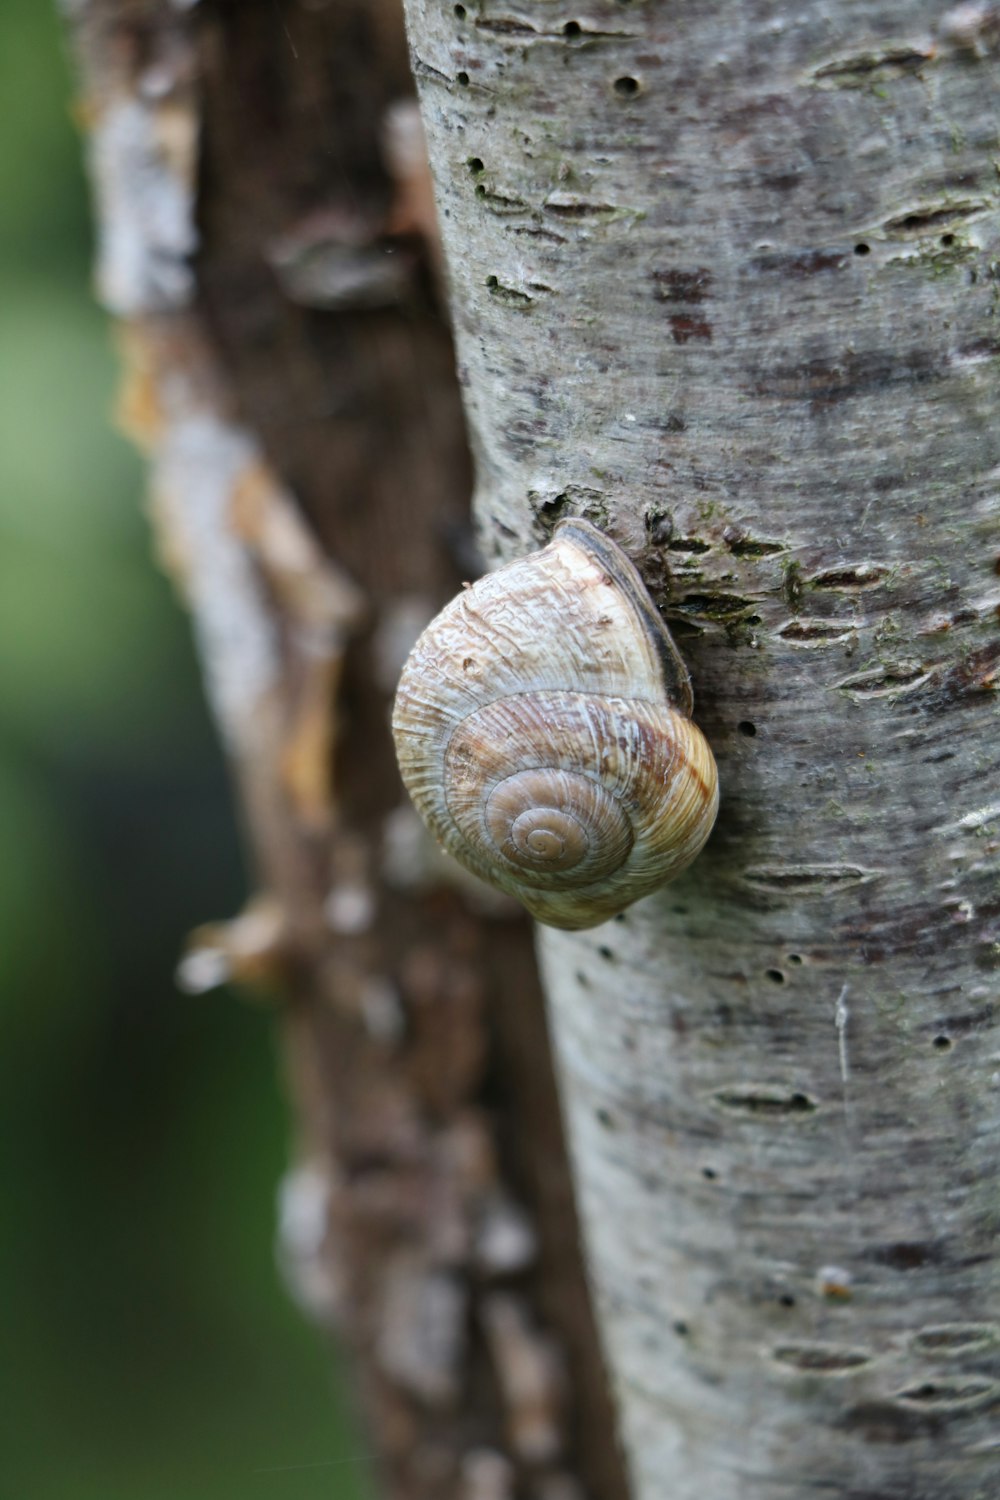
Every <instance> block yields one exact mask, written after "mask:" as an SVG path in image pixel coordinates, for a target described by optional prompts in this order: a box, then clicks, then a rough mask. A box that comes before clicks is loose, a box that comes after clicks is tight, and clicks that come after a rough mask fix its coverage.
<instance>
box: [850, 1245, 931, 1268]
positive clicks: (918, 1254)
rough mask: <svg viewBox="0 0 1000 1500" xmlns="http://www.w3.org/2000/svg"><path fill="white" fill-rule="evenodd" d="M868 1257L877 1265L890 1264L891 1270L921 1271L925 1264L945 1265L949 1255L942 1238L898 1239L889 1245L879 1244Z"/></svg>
mask: <svg viewBox="0 0 1000 1500" xmlns="http://www.w3.org/2000/svg"><path fill="white" fill-rule="evenodd" d="M868 1258H869V1260H873V1261H875V1262H876V1264H877V1265H880V1266H888V1267H889V1269H890V1271H920V1270H923V1268H924V1267H925V1266H940V1265H944V1264H945V1263H946V1262H947V1259H948V1256H947V1252H946V1249H945V1246H944V1245H943V1244H942V1242H941V1241H940V1240H896V1241H894V1242H893V1243H892V1244H889V1245H877V1246H876V1247H875V1248H874V1249H873V1250H871V1251H870V1252H869V1255H868Z"/></svg>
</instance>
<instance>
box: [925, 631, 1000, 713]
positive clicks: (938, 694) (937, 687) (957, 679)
mask: <svg viewBox="0 0 1000 1500" xmlns="http://www.w3.org/2000/svg"><path fill="white" fill-rule="evenodd" d="M998 687H1000V640H995V641H990V642H989V643H988V644H987V645H985V646H982V647H981V648H980V649H979V650H978V651H970V652H969V653H968V654H967V655H965V656H963V657H962V659H961V660H960V661H957V662H955V663H954V665H953V666H950V667H948V668H947V670H946V671H944V672H941V673H938V674H936V675H935V678H934V680H933V682H932V683H931V684H930V688H931V692H930V699H929V702H930V705H931V706H932V707H933V708H934V709H936V710H937V709H943V708H947V707H949V706H951V705H957V704H960V703H967V704H968V703H981V702H983V701H984V699H985V698H986V696H987V695H988V694H991V693H995V692H996V691H997V689H998Z"/></svg>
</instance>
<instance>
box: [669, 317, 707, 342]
mask: <svg viewBox="0 0 1000 1500" xmlns="http://www.w3.org/2000/svg"><path fill="white" fill-rule="evenodd" d="M670 332H671V333H672V335H673V339H674V343H675V344H690V343H691V342H692V341H696V342H701V343H705V344H710V343H711V342H712V325H711V323H709V321H708V319H707V318H695V317H692V316H691V315H690V314H689V313H671V315H670Z"/></svg>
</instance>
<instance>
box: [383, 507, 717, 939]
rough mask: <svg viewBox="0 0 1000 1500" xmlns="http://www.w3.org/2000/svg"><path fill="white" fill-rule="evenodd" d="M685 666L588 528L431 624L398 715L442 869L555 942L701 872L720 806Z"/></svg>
mask: <svg viewBox="0 0 1000 1500" xmlns="http://www.w3.org/2000/svg"><path fill="white" fill-rule="evenodd" d="M692 707H693V699H692V694H691V683H690V679H689V678H688V674H687V668H686V667H685V666H684V663H683V661H682V660H681V658H680V656H679V655H678V652H677V648H676V647H675V645H674V643H673V641H672V639H671V637H670V633H669V631H668V630H667V627H666V625H665V624H664V623H663V621H662V620H661V618H660V616H659V614H658V613H657V611H656V607H655V606H654V604H653V601H652V599H651V598H650V596H649V594H648V593H647V591H646V588H645V585H644V584H643V582H642V579H641V578H640V576H639V574H638V572H637V571H636V569H635V568H634V567H633V565H632V563H631V562H630V560H629V559H628V557H627V556H626V555H625V553H624V552H623V551H622V550H621V548H620V547H618V546H617V545H616V543H614V542H613V541H611V540H610V538H608V537H606V536H605V535H604V534H603V533H602V532H601V531H599V530H598V529H597V527H596V526H592V525H591V524H590V523H589V522H588V521H584V520H566V521H562V522H561V523H560V524H559V525H558V526H557V527H556V530H555V533H554V535H553V539H552V541H551V542H550V544H549V545H548V546H547V547H546V548H544V550H542V551H540V552H533V553H531V554H530V555H529V556H527V557H523V558H521V559H519V560H518V561H516V562H512V563H508V564H507V566H506V567H502V568H500V569H498V570H497V572H495V573H489V574H487V575H486V576H485V577H484V578H481V579H480V580H479V582H478V583H476V584H474V585H473V586H472V587H471V588H467V589H466V590H465V591H464V592H463V593H461V594H460V595H459V596H458V598H457V599H453V600H452V602H451V603H450V604H448V605H447V606H446V607H445V608H444V609H443V610H442V611H441V613H440V614H439V615H438V616H437V617H436V618H435V619H434V620H432V621H431V623H430V625H428V627H427V629H426V630H425V631H424V633H423V635H422V636H421V637H420V639H419V640H418V641H417V644H416V645H415V646H414V648H413V650H412V652H411V653H410V656H409V658H408V659H407V662H406V665H405V666H404V668H403V672H402V676H401V678H400V682H399V688H398V690H397V693H396V702H395V707H394V710H393V736H394V738H395V742H396V754H397V758H398V760H399V769H400V772H401V774H402V778H403V781H404V783H405V785H406V788H407V790H408V792H409V794H410V796H411V798H412V799H413V802H414V804H415V805H416V808H417V811H418V812H419V813H420V814H421V816H422V817H423V819H424V821H425V823H427V825H428V827H429V828H430V829H431V831H432V833H433V834H434V835H435V836H436V838H437V840H438V842H439V843H440V844H441V845H443V847H444V848H445V849H446V850H447V851H448V853H450V854H452V855H454V856H455V858H456V859H458V860H460V861H461V863H462V864H464V865H465V866H466V867H467V868H468V869H470V870H472V871H473V873H474V874H476V875H479V876H481V877H482V879H484V880H487V881H489V882H491V883H492V884H493V885H495V886H499V887H500V888H501V889H502V890H504V891H507V892H508V893H509V894H511V895H513V896H515V897H517V899H518V900H519V901H521V902H522V903H523V905H524V906H526V907H527V909H528V911H529V912H531V914H532V916H534V917H536V918H537V919H538V920H539V921H541V922H546V923H548V924H549V925H550V926H552V927H562V928H569V929H574V928H583V927H593V926H595V925H596V924H597V923H599V922H603V921H607V920H608V919H609V918H610V917H612V916H614V915H615V914H616V913H617V912H619V911H621V910H623V908H624V907H626V906H629V905H631V903H632V902H633V901H637V900H639V898H640V897H642V896H645V895H648V894H649V892H650V891H652V890H655V889H656V887H657V886H660V885H662V884H663V883H664V882H665V881H667V880H671V879H672V878H673V877H674V876H675V875H677V874H679V873H680V871H681V870H683V869H684V868H685V866H686V865H688V864H690V862H691V860H693V859H694V857H695V855H696V854H697V853H698V852H699V850H700V849H701V847H702V845H703V844H704V842H705V840H706V839H707V838H708V835H709V833H710V832H711V830H712V824H713V823H714V821H715V814H716V809H717V806H718V783H717V778H716V770H715V761H714V759H713V758H712V752H711V750H710V749H709V747H708V744H707V742H706V740H705V738H704V736H703V735H702V733H701V731H700V730H699V729H698V728H697V727H696V726H695V725H694V724H693V723H692V721H691V711H692Z"/></svg>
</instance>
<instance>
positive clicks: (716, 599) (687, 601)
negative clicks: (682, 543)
mask: <svg viewBox="0 0 1000 1500" xmlns="http://www.w3.org/2000/svg"><path fill="white" fill-rule="evenodd" d="M670 549H671V550H672V551H673V550H680V549H677V548H676V545H675V543H673V542H671V543H670ZM684 550H687V549H686V548H685V549H684ZM674 608H675V609H679V610H682V611H683V613H684V614H686V615H697V616H698V617H699V618H700V619H703V620H726V619H729V618H731V617H732V616H733V615H742V614H743V612H744V611H745V610H748V609H753V608H754V604H753V601H752V600H751V599H742V598H740V596H739V594H685V595H684V597H683V599H679V600H678V601H677V603H676V604H675V605H674Z"/></svg>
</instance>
